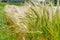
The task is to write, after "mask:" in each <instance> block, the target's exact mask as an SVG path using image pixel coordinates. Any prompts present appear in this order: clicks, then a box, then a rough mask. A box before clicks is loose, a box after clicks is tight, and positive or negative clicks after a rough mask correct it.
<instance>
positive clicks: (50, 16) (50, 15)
mask: <svg viewBox="0 0 60 40" xmlns="http://www.w3.org/2000/svg"><path fill="white" fill-rule="evenodd" d="M4 5H5V4H4ZM4 5H2V4H1V6H0V9H1V10H0V40H60V12H59V7H57V8H56V9H53V8H54V6H53V5H51V4H50V6H49V5H47V4H40V3H38V4H37V3H32V4H31V5H30V8H29V10H28V12H25V17H20V18H19V19H20V20H21V24H23V25H24V26H25V27H27V30H26V31H25V32H22V31H23V29H22V30H21V31H20V32H19V33H16V35H15V33H13V31H12V30H11V29H10V27H9V25H8V24H7V21H6V15H5V12H4V10H3V8H4ZM54 10H55V11H54ZM7 20H8V19H7ZM12 20H13V19H12ZM12 20H11V21H12ZM10 23H12V22H10ZM21 24H20V25H21ZM15 25H17V24H16V23H15V22H14V26H15ZM15 27H16V28H17V27H18V26H15ZM20 27H21V26H20ZM12 29H13V28H12ZM13 30H14V29H13ZM16 38H19V39H16Z"/></svg>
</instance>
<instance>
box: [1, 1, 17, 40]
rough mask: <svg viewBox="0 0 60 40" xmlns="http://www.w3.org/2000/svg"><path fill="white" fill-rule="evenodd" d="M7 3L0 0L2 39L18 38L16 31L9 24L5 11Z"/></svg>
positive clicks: (11, 39)
mask: <svg viewBox="0 0 60 40" xmlns="http://www.w3.org/2000/svg"><path fill="white" fill-rule="evenodd" d="M5 5H6V4H5V3H1V2H0V40H16V37H15V35H14V33H13V32H12V31H11V29H10V28H9V27H8V25H7V21H6V15H5V11H4V6H5Z"/></svg>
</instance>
